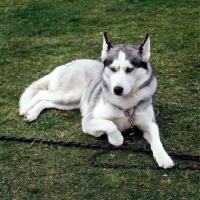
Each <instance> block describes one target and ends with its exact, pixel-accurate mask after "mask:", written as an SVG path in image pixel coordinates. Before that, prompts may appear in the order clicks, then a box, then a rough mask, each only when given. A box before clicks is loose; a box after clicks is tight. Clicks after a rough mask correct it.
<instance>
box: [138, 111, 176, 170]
mask: <svg viewBox="0 0 200 200" xmlns="http://www.w3.org/2000/svg"><path fill="white" fill-rule="evenodd" d="M148 114H149V115H147V113H140V114H137V115H136V117H135V123H136V125H137V126H138V128H139V129H141V130H142V131H143V132H144V138H145V139H146V140H147V141H148V142H149V144H150V145H151V150H152V152H153V156H154V158H155V160H156V162H157V163H158V165H159V166H160V167H163V168H165V169H166V168H171V167H173V166H174V162H173V161H172V159H171V158H170V157H169V156H168V154H167V153H166V151H165V150H164V148H163V145H162V143H161V141H160V136H159V130H158V126H157V124H156V123H155V122H154V120H151V119H152V118H153V112H148ZM151 114H152V115H151Z"/></svg>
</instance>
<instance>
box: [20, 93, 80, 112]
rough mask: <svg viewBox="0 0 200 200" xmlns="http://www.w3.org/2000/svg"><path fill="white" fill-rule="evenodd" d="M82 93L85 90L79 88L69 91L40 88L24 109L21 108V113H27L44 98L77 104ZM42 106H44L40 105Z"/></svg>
mask: <svg viewBox="0 0 200 200" xmlns="http://www.w3.org/2000/svg"><path fill="white" fill-rule="evenodd" d="M82 93H83V92H82V91H79V90H78V91H76V92H73V91H71V92H68V93H64V92H58V91H51V90H40V91H39V92H38V93H37V94H36V95H35V96H34V97H33V98H32V99H31V100H30V101H29V102H28V103H27V104H26V105H25V106H24V107H23V108H22V109H20V115H26V114H27V113H28V112H29V111H30V110H31V109H32V108H33V107H34V106H35V105H36V104H38V103H39V102H40V101H43V100H46V101H50V102H52V103H54V104H58V105H60V104H63V105H67V104H70V105H74V104H77V103H79V102H80V99H81V95H82ZM43 105H44V104H43ZM47 105H48V104H47ZM40 108H42V107H41V106H40ZM45 108H48V107H44V106H43V109H45ZM40 112H41V111H40Z"/></svg>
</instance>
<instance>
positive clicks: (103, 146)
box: [0, 135, 200, 170]
mask: <svg viewBox="0 0 200 200" xmlns="http://www.w3.org/2000/svg"><path fill="white" fill-rule="evenodd" d="M0 140H5V141H18V142H27V143H40V144H48V145H60V146H66V147H83V148H89V149H102V151H100V152H97V153H95V154H94V155H92V156H91V157H90V158H89V163H90V165H91V166H93V167H102V168H123V169H131V168H140V169H153V170H161V169H163V168H161V167H154V166H146V165H143V166H138V165H129V166H127V165H122V164H110V163H95V159H96V158H97V157H98V156H100V155H102V154H105V153H107V152H109V151H112V150H125V151H132V152H140V153H144V154H149V155H150V154H151V155H152V151H151V150H148V149H143V148H134V147H132V146H130V145H129V144H128V143H125V144H124V145H122V146H120V147H115V146H112V145H111V144H90V143H82V142H66V141H63V140H60V141H56V140H46V139H41V138H27V137H17V136H4V135H1V136H0ZM168 154H169V156H171V157H172V158H177V159H181V160H189V161H195V162H198V163H199V162H200V156H194V155H189V154H178V153H175V152H169V153H168ZM168 170H200V167H199V166H183V167H182V166H178V165H177V166H174V167H173V168H171V169H168Z"/></svg>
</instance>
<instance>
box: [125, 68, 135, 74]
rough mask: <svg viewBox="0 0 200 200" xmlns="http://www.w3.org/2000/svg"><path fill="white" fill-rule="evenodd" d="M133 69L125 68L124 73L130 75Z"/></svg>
mask: <svg viewBox="0 0 200 200" xmlns="http://www.w3.org/2000/svg"><path fill="white" fill-rule="evenodd" d="M133 69H134V68H126V73H131V72H132V71H133Z"/></svg>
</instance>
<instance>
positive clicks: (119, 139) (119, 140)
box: [108, 132, 124, 146]
mask: <svg viewBox="0 0 200 200" xmlns="http://www.w3.org/2000/svg"><path fill="white" fill-rule="evenodd" d="M108 141H109V142H110V143H111V144H112V145H114V146H121V145H122V144H123V142H124V138H123V136H122V135H121V133H120V132H116V133H114V134H110V135H108Z"/></svg>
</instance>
